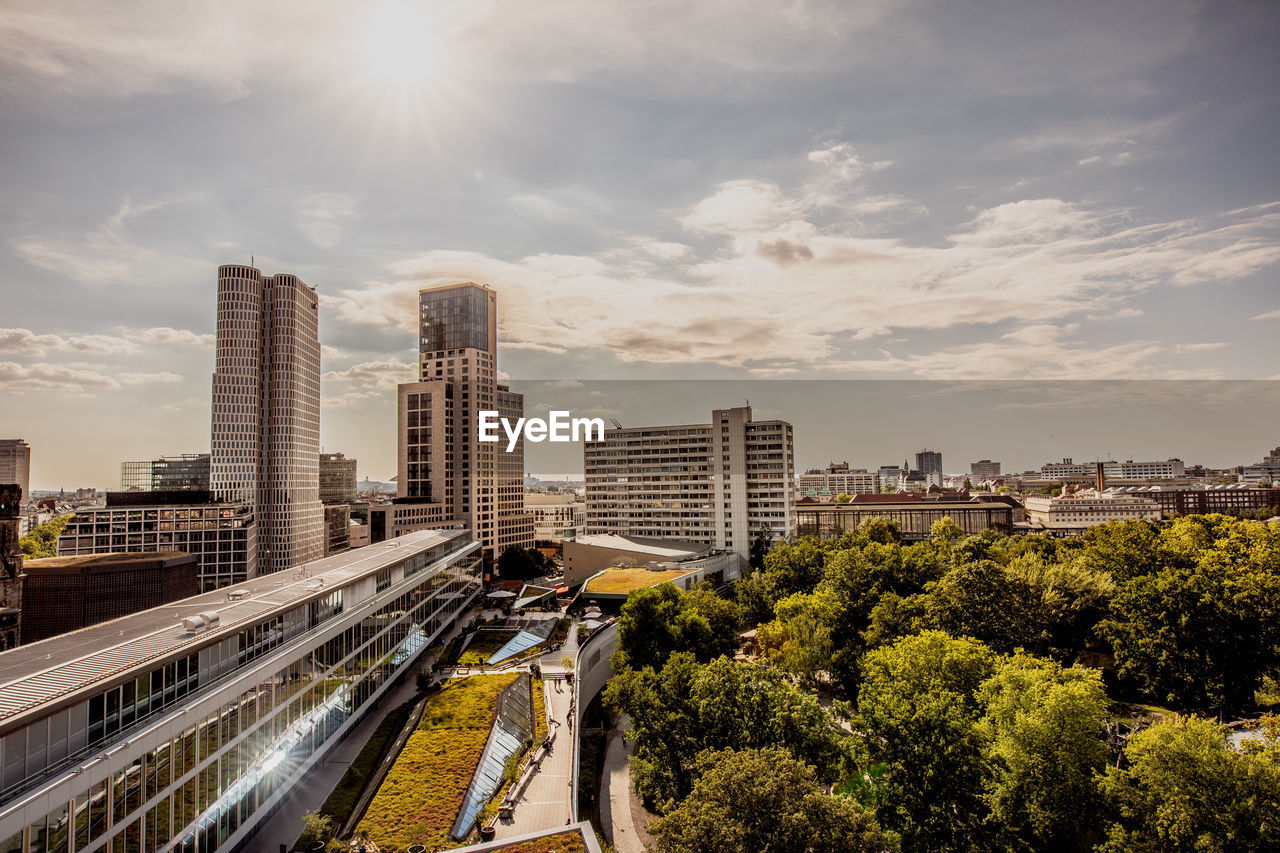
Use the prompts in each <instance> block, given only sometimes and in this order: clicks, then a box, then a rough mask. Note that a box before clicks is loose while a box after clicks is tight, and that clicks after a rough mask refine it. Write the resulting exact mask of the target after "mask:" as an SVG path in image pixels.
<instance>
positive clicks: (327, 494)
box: [320, 453, 356, 504]
mask: <svg viewBox="0 0 1280 853" xmlns="http://www.w3.org/2000/svg"><path fill="white" fill-rule="evenodd" d="M355 501H356V460H354V459H348V458H347V457H346V456H344V455H342V454H341V453H321V454H320V502H321V503H326V504H336V503H341V504H349V503H355Z"/></svg>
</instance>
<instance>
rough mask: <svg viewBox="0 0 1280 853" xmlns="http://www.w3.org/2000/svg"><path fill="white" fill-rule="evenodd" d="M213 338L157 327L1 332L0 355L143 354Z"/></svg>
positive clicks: (185, 330)
mask: <svg viewBox="0 0 1280 853" xmlns="http://www.w3.org/2000/svg"><path fill="white" fill-rule="evenodd" d="M213 342H214V336H213V335H209V334H200V333H197V332H192V331H190V330H189V329H173V328H170V327H168V326H158V327H155V328H151V329H140V330H134V331H130V330H121V331H120V333H119V334H115V335H102V334H84V335H60V334H47V333H46V334H36V333H35V332H32V331H31V330H30V329H0V352H4V353H12V354H13V355H32V356H43V355H45V354H46V353H49V352H82V353H94V354H97V355H120V354H131V353H138V352H142V351H143V347H144V346H165V345H181V346H208V345H212V344H213Z"/></svg>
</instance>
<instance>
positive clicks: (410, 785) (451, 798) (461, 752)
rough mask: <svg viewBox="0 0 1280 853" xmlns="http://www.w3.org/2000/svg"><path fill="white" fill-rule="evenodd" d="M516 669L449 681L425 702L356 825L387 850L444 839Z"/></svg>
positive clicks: (433, 843) (443, 842)
mask: <svg viewBox="0 0 1280 853" xmlns="http://www.w3.org/2000/svg"><path fill="white" fill-rule="evenodd" d="M519 675H520V673H515V672H513V673H509V674H504V675H473V676H470V677H468V678H460V679H450V681H449V682H448V683H447V684H446V685H445V687H444V689H442V690H441V691H440V692H439V693H437V694H435V695H434V696H432V697H431V698H430V699H429V700H428V701H427V706H426V709H425V710H424V712H423V714H422V722H421V723H419V724H418V728H417V730H416V731H414V733H413V734H412V735H410V736H409V741H408V743H406V744H405V747H404V750H403V751H402V752H401V753H400V756H399V758H397V759H396V763H395V765H394V766H392V768H391V771H390V772H389V773H387V778H386V779H385V780H384V781H383V783H382V787H381V788H379V789H378V793H377V794H376V795H375V796H374V798H373V802H372V803H370V804H369V810H368V812H366V813H365V816H364V818H363V819H362V820H361V821H360V825H359V827H358V828H357V830H356V833H357V835H360V834H363V835H367V836H368V837H369V839H370V840H371V841H373V842H374V843H375V844H377V845H378V847H379V849H381V850H382V851H384V853H396V851H402V850H404V849H406V848H407V847H409V846H410V845H411V844H425V845H426V846H427V849H431V848H432V847H435V846H437V845H448V844H449V843H450V842H449V830H450V828H452V826H453V821H454V820H455V819H456V818H457V816H458V809H459V807H460V806H461V805H462V797H463V795H464V794H465V793H466V791H467V785H469V784H470V783H471V776H472V774H473V773H474V772H475V769H476V764H477V763H478V762H479V760H480V754H481V753H482V752H483V751H484V745H485V741H486V740H487V739H488V737H489V727H490V726H492V725H493V715H494V707H495V705H496V703H497V700H498V694H499V693H501V692H502V691H503V689H505V688H506V687H507V686H508V685H510V684H511V682H513V681H514V680H515V679H516V678H517V677H518V676H519Z"/></svg>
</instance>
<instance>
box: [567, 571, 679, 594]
mask: <svg viewBox="0 0 1280 853" xmlns="http://www.w3.org/2000/svg"><path fill="white" fill-rule="evenodd" d="M687 574H689V570H688V569H663V570H661V571H657V572H651V571H649V570H648V569H605V570H604V574H602V575H600V576H598V577H594V578H592V579H591V580H589V581H587V587H586V591H587V592H614V593H628V592H635V591H636V590H637V589H644V588H645V587H649V586H657V585H658V584H660V583H665V582H667V581H673V580H675V579H676V578H681V577H684V576H685V575H687Z"/></svg>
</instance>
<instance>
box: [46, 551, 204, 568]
mask: <svg viewBox="0 0 1280 853" xmlns="http://www.w3.org/2000/svg"><path fill="white" fill-rule="evenodd" d="M197 559H199V557H198V556H197V555H195V554H188V553H187V552H186V551H130V552H127V553H123V554H78V555H75V556H67V557H40V558H38V559H35V560H23V561H22V567H23V569H60V568H67V569H71V568H84V567H86V566H102V567H103V568H112V567H115V566H118V565H131V564H135V563H143V564H145V563H159V564H161V565H163V564H165V563H166V562H169V561H179V560H193V561H194V560H197Z"/></svg>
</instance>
